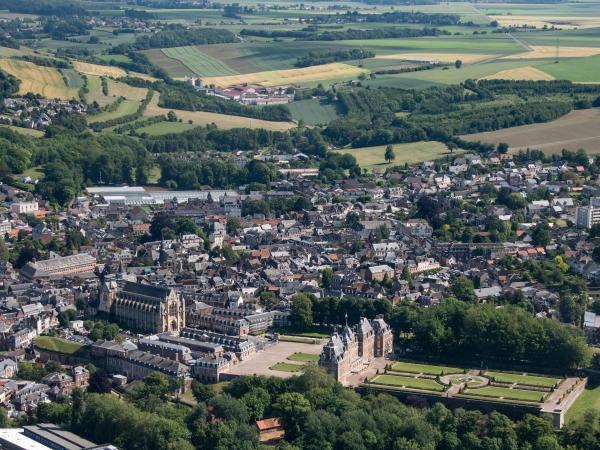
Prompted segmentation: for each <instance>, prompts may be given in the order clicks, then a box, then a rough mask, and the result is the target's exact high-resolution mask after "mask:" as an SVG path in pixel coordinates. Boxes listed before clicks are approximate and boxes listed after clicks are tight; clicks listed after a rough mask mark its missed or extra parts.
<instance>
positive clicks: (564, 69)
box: [537, 56, 600, 82]
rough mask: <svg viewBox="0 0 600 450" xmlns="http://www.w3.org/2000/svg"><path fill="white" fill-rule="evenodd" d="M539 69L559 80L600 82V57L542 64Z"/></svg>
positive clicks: (566, 59) (568, 59) (567, 59)
mask: <svg viewBox="0 0 600 450" xmlns="http://www.w3.org/2000/svg"><path fill="white" fill-rule="evenodd" d="M537 68H538V69H541V70H543V71H544V72H546V73H548V74H550V75H552V76H553V77H554V78H556V79H557V80H571V81H579V82H592V81H595V82H600V56H590V57H588V58H565V59H561V60H559V62H558V63H554V62H548V63H546V64H540V65H538V66H537Z"/></svg>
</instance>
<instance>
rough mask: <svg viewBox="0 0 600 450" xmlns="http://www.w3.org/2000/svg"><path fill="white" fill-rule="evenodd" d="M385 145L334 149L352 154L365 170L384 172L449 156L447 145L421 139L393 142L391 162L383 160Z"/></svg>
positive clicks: (455, 152) (457, 152)
mask: <svg viewBox="0 0 600 450" xmlns="http://www.w3.org/2000/svg"><path fill="white" fill-rule="evenodd" d="M386 147H387V146H386V145H378V146H376V147H360V148H348V149H340V150H335V151H336V152H338V153H349V154H351V155H352V156H354V157H355V158H356V160H357V162H358V165H359V166H360V167H361V168H363V169H367V170H373V169H377V170H380V171H381V172H384V171H385V170H386V169H388V168H390V167H394V166H401V165H404V164H405V163H409V164H411V163H419V162H423V161H432V160H435V159H440V158H443V157H445V156H449V155H450V153H449V152H448V149H447V147H446V146H445V145H444V144H442V143H441V142H436V141H421V142H411V143H408V144H394V145H393V147H394V153H395V154H396V159H394V161H392V163H391V164H388V163H386V162H385V159H384V154H385V148H386ZM459 153H461V152H460V151H454V153H453V154H455V155H456V154H459Z"/></svg>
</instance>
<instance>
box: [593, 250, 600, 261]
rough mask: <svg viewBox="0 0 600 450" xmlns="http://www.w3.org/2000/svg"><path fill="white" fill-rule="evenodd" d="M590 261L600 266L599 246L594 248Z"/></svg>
mask: <svg viewBox="0 0 600 450" xmlns="http://www.w3.org/2000/svg"><path fill="white" fill-rule="evenodd" d="M592 259H593V260H594V261H595V262H597V263H599V264H600V245H597V246H596V247H594V250H593V251H592Z"/></svg>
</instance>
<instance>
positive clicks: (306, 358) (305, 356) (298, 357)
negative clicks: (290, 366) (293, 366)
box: [287, 352, 319, 363]
mask: <svg viewBox="0 0 600 450" xmlns="http://www.w3.org/2000/svg"><path fill="white" fill-rule="evenodd" d="M287 359H288V360H290V361H296V362H312V363H316V362H317V361H318V360H319V355H312V354H310V353H301V352H300V353H293V354H291V355H290V356H288V357H287Z"/></svg>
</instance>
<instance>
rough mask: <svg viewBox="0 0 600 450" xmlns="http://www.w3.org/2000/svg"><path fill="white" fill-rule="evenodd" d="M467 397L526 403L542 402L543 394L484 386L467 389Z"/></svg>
mask: <svg viewBox="0 0 600 450" xmlns="http://www.w3.org/2000/svg"><path fill="white" fill-rule="evenodd" d="M465 394H467V395H473V396H477V397H495V398H499V399H500V398H505V399H508V400H523V401H527V402H540V403H541V402H543V401H544V400H543V399H544V397H545V394H546V393H544V392H539V391H528V390H525V389H508V388H503V387H496V386H486V387H482V388H477V389H467V390H466V391H465Z"/></svg>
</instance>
